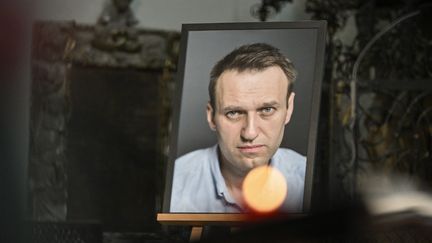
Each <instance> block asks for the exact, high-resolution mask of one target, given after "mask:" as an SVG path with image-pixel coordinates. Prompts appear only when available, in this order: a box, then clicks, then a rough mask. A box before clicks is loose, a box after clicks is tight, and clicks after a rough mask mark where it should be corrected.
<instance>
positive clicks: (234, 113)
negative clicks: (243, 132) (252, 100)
mask: <svg viewBox="0 0 432 243" xmlns="http://www.w3.org/2000/svg"><path fill="white" fill-rule="evenodd" d="M225 115H226V116H227V117H228V118H230V119H235V118H238V117H239V116H240V112H239V111H228V112H227V113H226V114H225Z"/></svg>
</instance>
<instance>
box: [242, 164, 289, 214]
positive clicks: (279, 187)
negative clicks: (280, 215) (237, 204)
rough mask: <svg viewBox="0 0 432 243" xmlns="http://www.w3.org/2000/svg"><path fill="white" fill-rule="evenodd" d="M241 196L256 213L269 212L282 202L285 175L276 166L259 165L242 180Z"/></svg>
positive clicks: (285, 187) (284, 189)
mask: <svg viewBox="0 0 432 243" xmlns="http://www.w3.org/2000/svg"><path fill="white" fill-rule="evenodd" d="M242 189H243V198H244V200H245V202H246V204H247V206H248V207H249V208H250V209H251V210H252V211H254V212H257V213H271V212H273V211H275V210H277V209H278V208H279V207H280V206H281V205H282V203H283V202H284V200H285V198H286V196H287V191H288V186H287V183H286V180H285V177H284V176H283V175H282V173H281V172H280V171H279V170H277V169H276V168H273V167H270V166H260V167H257V168H255V169H253V170H251V171H250V172H249V174H248V175H247V176H246V178H245V180H244V181H243V188H242Z"/></svg>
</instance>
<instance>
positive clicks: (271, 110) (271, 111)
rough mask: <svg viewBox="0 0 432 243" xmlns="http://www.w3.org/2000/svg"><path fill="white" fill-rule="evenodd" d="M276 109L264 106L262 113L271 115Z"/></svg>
mask: <svg viewBox="0 0 432 243" xmlns="http://www.w3.org/2000/svg"><path fill="white" fill-rule="evenodd" d="M275 110H276V109H275V108H273V107H264V108H262V109H261V113H262V114H263V115H271V114H273V113H274V111H275Z"/></svg>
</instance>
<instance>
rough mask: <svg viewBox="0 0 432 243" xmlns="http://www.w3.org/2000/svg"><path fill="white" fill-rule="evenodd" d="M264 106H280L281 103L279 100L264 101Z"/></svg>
mask: <svg viewBox="0 0 432 243" xmlns="http://www.w3.org/2000/svg"><path fill="white" fill-rule="evenodd" d="M261 106H262V107H269V106H276V107H277V106H280V104H279V102H277V101H275V100H274V101H270V102H264V103H262V105H261Z"/></svg>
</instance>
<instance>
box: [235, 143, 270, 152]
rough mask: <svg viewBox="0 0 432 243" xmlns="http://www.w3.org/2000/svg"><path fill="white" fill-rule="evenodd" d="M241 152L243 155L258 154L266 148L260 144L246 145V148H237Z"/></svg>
mask: <svg viewBox="0 0 432 243" xmlns="http://www.w3.org/2000/svg"><path fill="white" fill-rule="evenodd" d="M237 148H238V149H239V150H240V151H241V152H243V153H257V152H259V151H260V150H261V149H262V148H264V145H262V144H258V145H245V146H238V147H237Z"/></svg>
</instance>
